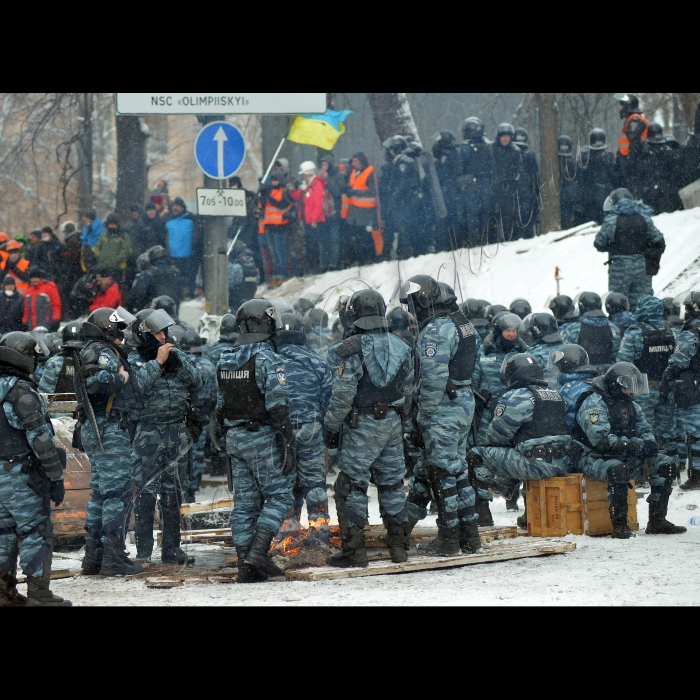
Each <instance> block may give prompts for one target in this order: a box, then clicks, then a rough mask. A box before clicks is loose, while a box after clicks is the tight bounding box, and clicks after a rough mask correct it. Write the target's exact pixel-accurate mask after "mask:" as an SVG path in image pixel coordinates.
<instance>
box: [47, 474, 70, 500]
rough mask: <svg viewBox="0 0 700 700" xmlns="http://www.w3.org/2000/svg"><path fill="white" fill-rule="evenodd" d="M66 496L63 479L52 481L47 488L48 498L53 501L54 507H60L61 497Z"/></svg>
mask: <svg viewBox="0 0 700 700" xmlns="http://www.w3.org/2000/svg"><path fill="white" fill-rule="evenodd" d="M65 495H66V487H65V485H64V484H63V479H59V480H58V481H52V482H51V485H50V486H49V498H50V499H51V500H52V501H53V503H54V505H56V506H60V505H61V503H63V497H64V496H65Z"/></svg>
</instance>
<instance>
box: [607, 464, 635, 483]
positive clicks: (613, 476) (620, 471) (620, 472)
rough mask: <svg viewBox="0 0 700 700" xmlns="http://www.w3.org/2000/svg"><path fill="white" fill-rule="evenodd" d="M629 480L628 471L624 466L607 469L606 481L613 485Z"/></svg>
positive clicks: (616, 465)
mask: <svg viewBox="0 0 700 700" xmlns="http://www.w3.org/2000/svg"><path fill="white" fill-rule="evenodd" d="M629 480H630V470H629V467H628V466H627V465H626V464H615V465H613V466H612V467H608V481H610V482H611V483H613V484H622V483H626V482H627V481H629Z"/></svg>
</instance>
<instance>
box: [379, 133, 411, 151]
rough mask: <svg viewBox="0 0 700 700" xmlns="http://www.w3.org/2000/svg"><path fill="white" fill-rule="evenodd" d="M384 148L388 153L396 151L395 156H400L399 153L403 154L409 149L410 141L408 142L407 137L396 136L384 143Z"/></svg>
mask: <svg viewBox="0 0 700 700" xmlns="http://www.w3.org/2000/svg"><path fill="white" fill-rule="evenodd" d="M382 146H383V147H384V149H385V150H386V151H394V155H398V154H399V153H403V152H404V151H405V150H406V149H407V148H408V141H407V140H406V137H405V136H401V135H400V134H395V135H394V136H390V137H389V138H388V139H387V140H386V141H384V143H383V144H382Z"/></svg>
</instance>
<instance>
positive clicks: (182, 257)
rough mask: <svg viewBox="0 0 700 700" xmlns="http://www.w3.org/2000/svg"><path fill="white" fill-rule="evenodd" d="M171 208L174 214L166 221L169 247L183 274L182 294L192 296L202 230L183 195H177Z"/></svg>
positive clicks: (187, 296) (185, 296)
mask: <svg viewBox="0 0 700 700" xmlns="http://www.w3.org/2000/svg"><path fill="white" fill-rule="evenodd" d="M171 208H172V215H171V216H170V218H168V219H167V220H166V222H165V228H166V230H167V237H168V238H167V248H168V250H169V251H170V257H171V258H172V259H173V262H174V263H175V265H176V266H177V268H178V269H179V270H180V274H181V275H182V284H183V290H182V291H183V294H182V296H183V297H184V298H191V297H192V295H193V293H194V281H195V277H196V276H197V270H198V268H199V258H200V255H201V245H202V242H203V240H202V232H201V230H200V226H199V225H198V223H197V220H196V219H195V217H194V216H193V215H192V214H191V213H190V212H188V211H187V205H186V204H185V200H184V199H182V197H175V199H174V200H173V202H172V205H171Z"/></svg>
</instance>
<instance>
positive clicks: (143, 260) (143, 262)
mask: <svg viewBox="0 0 700 700" xmlns="http://www.w3.org/2000/svg"><path fill="white" fill-rule="evenodd" d="M150 266H151V261H150V260H149V258H148V251H146V252H145V253H141V255H139V256H138V257H137V258H136V267H138V269H139V272H143V271H144V270H147V269H148V268H149V267H150Z"/></svg>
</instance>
